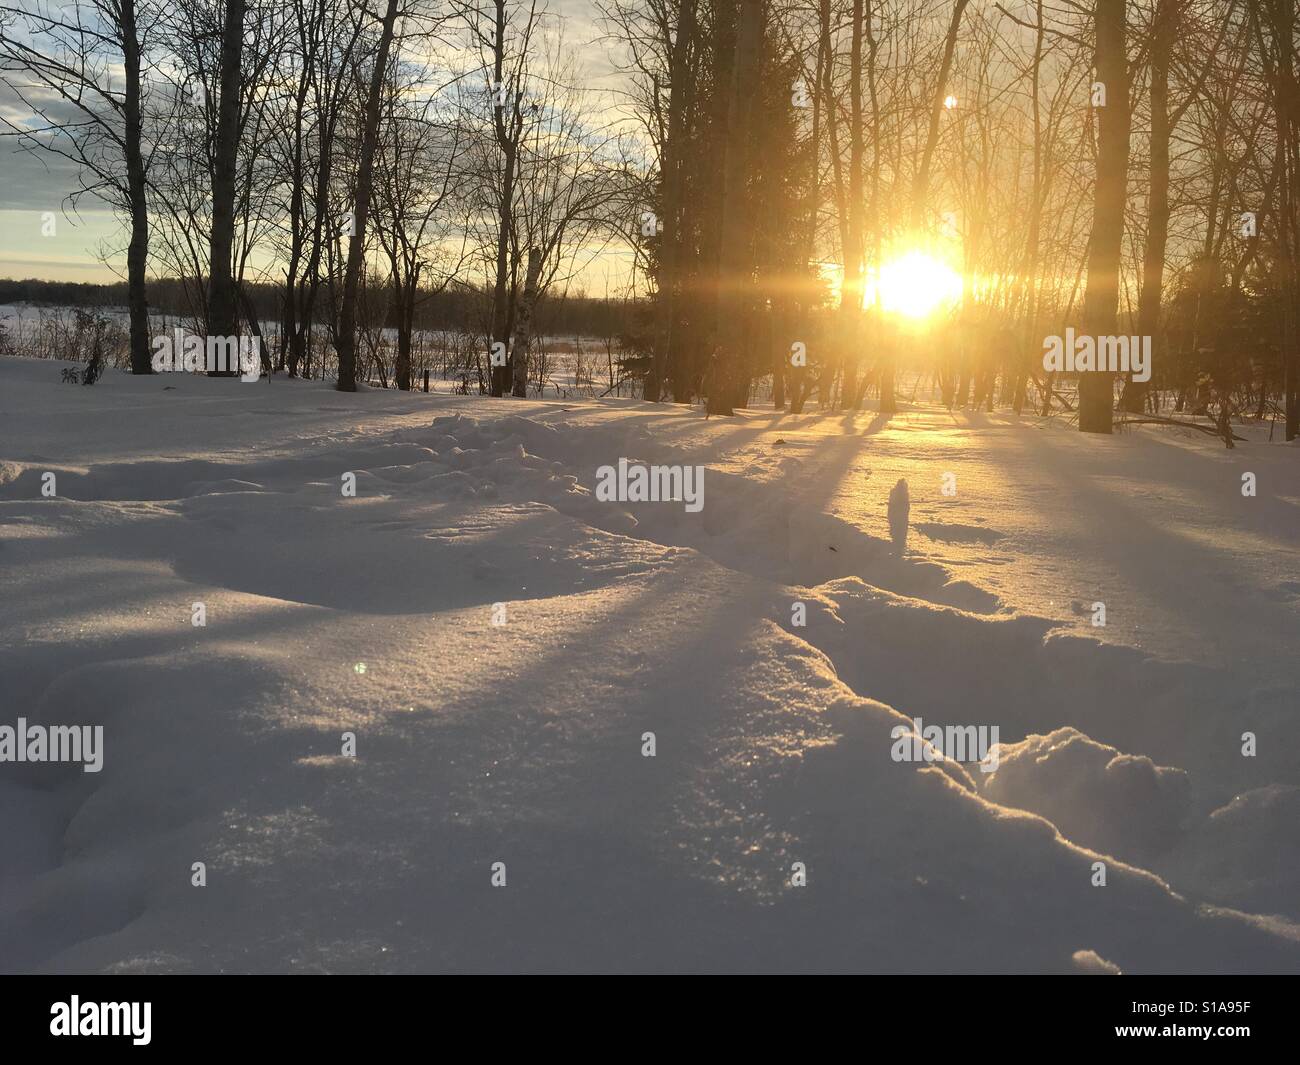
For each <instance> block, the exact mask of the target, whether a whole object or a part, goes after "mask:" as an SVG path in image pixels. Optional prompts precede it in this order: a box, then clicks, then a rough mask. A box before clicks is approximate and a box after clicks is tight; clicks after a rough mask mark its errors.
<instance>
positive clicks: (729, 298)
mask: <svg viewBox="0 0 1300 1065" xmlns="http://www.w3.org/2000/svg"><path fill="white" fill-rule="evenodd" d="M764 5H765V0H740V23H739V25H738V27H737V31H736V52H735V61H734V62H733V63H732V67H731V85H730V88H729V90H728V101H727V138H726V145H725V149H724V151H725V156H724V163H723V186H722V203H721V216H722V217H721V237H722V240H721V247H720V251H719V256H718V306H717V331H716V334H715V336H716V355H715V358H714V360H713V366H712V369H711V371H710V374H709V377H710V380H709V399H708V407H707V410H708V413H710V414H733V413H735V411H734V407H735V405H736V403H737V401H738V399H739V398H740V397H739V393H740V390H741V388H742V387H744V383H745V381H746V380H747V378H745V376H744V375H743V374H742V373H741V367H740V363H741V360H742V358H743V357H744V353H743V352H742V351H741V350H740V346H741V343H742V339H741V334H742V332H743V323H744V320H745V317H746V315H747V314H748V313H749V306H748V303H749V299H748V297H749V295H750V285H749V275H750V273H751V270H752V266H753V263H752V261H751V249H750V240H749V238H750V232H749V227H750V218H749V211H748V205H747V203H746V184H747V178H748V171H749V166H748V162H749V159H748V154H749V153H748V148H749V141H750V135H749V134H750V124H751V115H752V113H753V98H754V87H755V86H756V85H757V84H758V73H759V70H758V68H759V52H760V48H761V46H762V41H763V23H764V21H765V19H766V17H767V13H766V9H765V6H764Z"/></svg>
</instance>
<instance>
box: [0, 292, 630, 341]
mask: <svg viewBox="0 0 1300 1065" xmlns="http://www.w3.org/2000/svg"><path fill="white" fill-rule="evenodd" d="M245 287H246V290H247V292H248V296H249V299H250V301H251V302H252V304H253V308H254V310H255V311H256V313H257V315H258V317H259V318H260V319H261V320H262V322H263V323H266V324H269V325H271V326H274V324H275V323H276V322H277V321H278V317H279V313H280V301H281V300H282V299H283V289H282V287H280V286H278V285H267V284H257V283H248V282H246V283H245ZM14 303H29V304H34V305H38V306H40V305H44V306H57V307H125V306H126V304H127V286H126V282H125V281H119V282H114V283H112V284H108V285H96V284H88V283H86V282H83V281H42V280H38V279H36V278H27V279H24V280H21V281H12V280H4V279H0V305H4V304H14ZM149 307H150V310H151V311H153V312H155V313H161V314H174V315H182V316H183V315H185V314H187V313H189V303H188V302H187V300H186V296H185V291H184V288H183V286H182V284H181V282H180V281H178V280H176V279H175V278H160V279H158V280H156V281H151V282H150V283H149ZM485 307H486V308H490V307H491V294H490V293H484V292H482V291H481V290H479V289H476V288H473V287H468V286H464V287H459V288H456V289H450V288H449V289H446V290H444V291H442V292H430V293H427V294H424V295H422V296H421V297H420V298H419V300H418V302H417V305H416V309H415V319H414V324H415V327H416V328H417V329H445V330H456V331H463V332H479V331H483V329H484V326H485V325H486V324H487V320H486V318H485ZM644 313H645V312H644V310H643V308H642V307H641V306H640V303H639V301H636V300H623V299H608V300H606V299H595V298H592V297H590V296H560V295H553V296H550V297H548V298H547V299H546V300H544V301H542V302H541V303H539V305H538V306H537V310H536V314H535V322H536V328H537V331H538V333H539V334H541V335H543V336H587V337H623V336H627V335H629V334H633V333H635V332H636V331H637V324H636V323H637V320H638V318H640V317H643V316H644ZM395 314H396V311H395V310H394V311H391V312H390V316H392V317H393V320H392V321H389V322H387V323H386V324H387V325H388V326H389V327H392V328H396V326H397V321H396V318H395Z"/></svg>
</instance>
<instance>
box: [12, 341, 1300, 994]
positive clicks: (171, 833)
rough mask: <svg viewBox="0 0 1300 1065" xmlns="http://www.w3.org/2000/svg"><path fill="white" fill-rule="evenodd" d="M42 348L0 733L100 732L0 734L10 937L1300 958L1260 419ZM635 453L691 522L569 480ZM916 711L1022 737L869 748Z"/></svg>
mask: <svg viewBox="0 0 1300 1065" xmlns="http://www.w3.org/2000/svg"><path fill="white" fill-rule="evenodd" d="M62 366H63V364H59V363H52V362H33V361H26V360H13V359H7V360H0V537H2V540H0V699H2V703H0V706H2V708H3V712H0V725H3V724H13V723H14V721H15V720H16V719H17V718H18V717H19V716H23V717H25V718H26V719H27V720H28V721H30V722H46V723H49V724H102V725H103V726H104V730H105V764H104V769H103V771H102V772H100V773H98V774H87V773H82V772H81V771H80V769H79V768H77V767H68V766H51V765H45V764H41V765H32V764H27V765H15V764H10V763H6V764H0V840H3V844H2V846H3V862H2V863H0V959H3V960H2V961H0V965H3V966H4V967H5V968H7V969H11V970H23V971H25V970H34V969H39V970H54V971H66V970H74V971H82V970H100V969H106V970H113V971H151V970H163V971H210V970H224V971H426V970H453V971H498V970H511V971H514V970H524V971H556V970H564V971H568V970H600V971H623V970H844V969H852V970H872V971H977V972H986V971H1004V970H1012V971H1025V970H1028V971H1046V972H1066V971H1071V970H1077V969H1081V968H1082V969H1089V968H1091V969H1098V968H1101V969H1106V967H1107V966H1117V967H1118V968H1119V969H1120V970H1122V971H1124V972H1142V971H1156V972H1165V971H1182V970H1192V971H1220V970H1248V971H1258V970H1288V971H1298V970H1300V933H1297V929H1296V926H1295V924H1294V923H1293V922H1295V921H1297V920H1300V788H1297V785H1300V742H1298V741H1300V723H1298V718H1297V714H1298V713H1300V699H1298V698H1297V694H1298V693H1297V687H1298V685H1297V681H1296V674H1295V650H1296V647H1297V642H1298V641H1297V635H1298V633H1300V624H1298V620H1300V619H1298V608H1300V558H1298V556H1297V550H1296V548H1297V535H1296V530H1297V521H1298V520H1300V453H1298V452H1297V450H1296V449H1295V448H1294V447H1289V446H1286V445H1282V444H1280V443H1277V442H1276V439H1277V438H1276V436H1275V442H1273V443H1271V444H1270V443H1268V442H1267V440H1266V437H1267V426H1264V427H1263V428H1262V429H1256V428H1251V429H1249V430H1247V431H1246V434H1247V435H1249V436H1250V437H1251V439H1250V441H1249V442H1247V443H1244V444H1241V445H1239V446H1238V448H1237V449H1236V450H1234V451H1227V450H1226V449H1224V448H1223V447H1222V446H1221V445H1220V444H1217V443H1216V442H1214V441H1212V440H1210V439H1209V438H1208V437H1202V436H1200V435H1199V434H1196V435H1192V434H1187V433H1184V432H1183V431H1179V430H1169V429H1160V430H1156V431H1150V430H1147V429H1142V430H1134V431H1131V432H1128V433H1122V434H1118V435H1116V436H1114V437H1112V438H1108V439H1101V438H1096V437H1083V436H1081V435H1080V434H1078V433H1075V432H1072V431H1070V430H1069V429H1068V428H1067V427H1065V426H1064V425H1059V424H1049V423H1045V422H1042V421H1040V420H1039V419H1037V418H1032V417H1029V416H1026V417H1025V418H1023V419H1020V420H1017V419H1015V418H1013V417H1010V416H1006V415H1000V414H998V415H995V414H988V415H985V414H974V413H949V412H947V411H944V410H942V409H939V408H935V407H930V406H917V407H915V408H913V409H909V410H907V411H905V412H904V413H902V414H900V415H897V416H895V417H894V418H893V419H890V420H884V419H882V418H880V417H878V416H877V415H875V414H873V413H872V412H864V413H862V414H860V415H857V416H850V415H845V414H831V415H822V414H818V413H810V414H805V415H802V416H798V417H795V416H791V415H779V414H774V413H773V412H772V411H771V410H770V409H759V410H754V411H750V412H745V413H743V414H741V415H740V416H738V417H736V418H733V419H716V418H714V419H708V420H706V419H705V418H704V417H703V415H702V414H701V413H700V412H699V411H698V410H691V409H687V408H681V407H672V406H663V407H656V406H651V405H646V404H641V403H637V402H632V401H627V400H622V401H620V400H611V401H604V402H592V401H575V400H570V401H565V402H556V401H510V400H489V399H482V398H479V397H455V396H449V395H432V396H426V395H420V394H415V395H399V394H398V393H395V392H383V391H363V392H361V393H358V394H356V395H353V396H343V395H339V394H338V393H335V392H333V391H331V390H330V389H329V388H328V387H326V386H324V385H321V384H318V383H311V382H300V381H293V382H291V381H285V380H276V381H274V382H272V383H267V382H265V381H264V382H261V383H260V384H257V385H248V384H241V383H239V382H238V381H224V380H222V381H217V380H208V379H206V378H202V377H190V376H184V375H164V376H159V377H154V378H146V379H137V378H131V377H129V376H127V375H123V374H118V373H110V374H109V375H108V376H107V377H106V378H105V379H104V380H103V381H102V382H101V383H100V384H98V385H96V386H95V387H94V388H84V387H73V386H68V385H62V384H60V383H59V371H60V369H61V368H62ZM620 457H623V458H628V459H629V460H632V461H640V462H646V463H682V464H690V465H703V466H705V467H706V475H705V496H704V499H705V505H704V509H703V510H702V511H701V512H700V513H697V514H692V513H687V512H686V511H685V508H684V507H683V506H682V505H680V504H673V503H646V504H620V503H604V502H599V501H597V499H596V498H595V495H594V494H593V491H592V489H593V487H594V484H595V479H596V469H597V468H598V467H599V466H601V465H605V464H611V465H612V464H616V463H617V461H618V459H619V458H620ZM47 471H48V472H53V473H54V474H55V475H56V478H57V498H54V499H46V498H42V497H41V475H42V474H43V473H45V472H47ZM1246 471H1249V472H1253V473H1255V475H1256V477H1257V481H1258V485H1259V489H1258V495H1257V496H1256V497H1254V498H1246V497H1243V496H1242V494H1241V490H1240V486H1241V474H1242V473H1243V472H1246ZM348 472H351V473H355V474H356V482H357V494H356V498H345V497H344V496H343V495H342V493H341V491H340V483H341V478H342V476H343V474H345V473H348ZM945 474H955V485H956V494H955V495H952V496H945V495H944V494H943V492H942V485H943V483H944V475H945ZM900 477H905V478H906V479H907V480H908V482H909V486H910V495H911V501H912V502H911V521H912V532H911V537H910V539H909V555H908V556H907V557H906V558H904V559H899V558H897V557H895V556H894V555H893V554H892V553H891V548H890V546H889V543H888V532H887V528H886V521H885V502H886V499H887V496H888V494H889V489H890V488H891V487H892V486H893V485H894V483H895V482H896V481H897V480H898V478H900ZM949 483H952V482H951V481H949ZM795 601H801V602H804V603H806V604H807V625H806V626H803V627H797V626H795V625H793V624H792V613H791V605H792V603H794V602H795ZM195 602H202V603H204V604H205V605H206V610H207V625H206V626H205V627H202V628H196V627H193V626H192V625H191V623H190V618H191V605H192V604H193V603H195ZM1095 602H1104V603H1105V604H1106V615H1107V625H1106V627H1105V628H1095V627H1093V625H1092V623H1091V620H1092V617H1093V614H1094V610H1093V604H1094V603H1095ZM498 603H504V604H506V618H507V620H506V624H505V625H500V626H497V625H493V611H494V604H498ZM904 715H906V716H904ZM911 717H922V718H924V720H925V722H926V723H927V724H939V725H956V724H971V725H984V726H993V725H996V726H998V727H999V729H1000V733H1001V739H1002V741H1003V742H1004V743H1005V744H1008V745H1010V746H1008V747H1007V748H1005V749H1004V750H1003V752H1002V757H1001V761H1000V766H999V769H998V771H997V772H996V773H993V774H984V773H982V772H980V770H979V769H978V768H977V767H975V766H973V765H971V766H966V767H964V768H963V767H959V766H956V765H953V764H951V763H935V764H932V765H929V766H925V765H924V764H923V765H921V766H916V765H912V764H908V763H902V762H895V761H894V760H893V759H892V758H891V747H892V746H893V744H892V741H891V737H890V730H891V729H892V728H894V727H895V726H896V725H898V724H899V723H906V722H907V719H908V718H911ZM1247 731H1249V732H1253V733H1254V734H1255V735H1256V737H1257V751H1258V753H1257V755H1256V756H1255V757H1253V758H1247V757H1243V756H1242V753H1241V747H1242V739H1241V737H1242V733H1243V732H1247ZM345 732H352V733H354V734H355V736H356V748H357V756H356V757H355V758H348V757H344V756H342V754H341V750H342V738H341V737H342V734H343V733H345ZM646 732H654V733H655V738H656V746H657V753H656V756H655V757H653V758H646V757H643V756H642V753H641V752H642V747H643V739H642V737H643V734H644V733H646ZM1027 736H1029V737H1030V738H1029V739H1027V740H1026V739H1025V737H1027ZM1021 741H1024V742H1021ZM995 803H997V804H1003V805H995ZM1027 811H1032V812H1027ZM1036 814H1041V815H1042V816H1043V817H1047V818H1051V819H1053V820H1054V821H1055V827H1054V826H1053V824H1051V823H1049V822H1048V821H1045V820H1043V819H1042V818H1041V817H1039V816H1036ZM1058 828H1059V834H1058V832H1057V829H1058ZM1089 848H1091V850H1090V849H1089ZM198 861H202V862H204V863H206V867H207V886H206V887H201V888H200V887H193V886H191V866H192V864H193V863H194V862H198ZM1098 861H1104V862H1105V864H1106V867H1107V868H1106V873H1107V883H1106V886H1105V887H1095V886H1093V880H1094V863H1096V862H1098ZM494 862H504V863H505V865H506V868H507V883H506V886H505V887H493V886H492V884H491V875H492V874H491V867H492V864H493V863H494ZM795 862H801V863H803V865H804V867H805V868H806V870H807V886H806V887H796V886H792V884H791V869H792V863H795ZM1167 885H1168V886H1167ZM1232 911H1240V912H1232ZM1076 956H1077V957H1076ZM1080 958H1082V959H1084V961H1083V962H1081V961H1080V960H1079V959H1080ZM1098 959H1099V960H1098ZM1085 963H1086V964H1085ZM1103 963H1104V965H1103ZM1107 971H1108V970H1107Z"/></svg>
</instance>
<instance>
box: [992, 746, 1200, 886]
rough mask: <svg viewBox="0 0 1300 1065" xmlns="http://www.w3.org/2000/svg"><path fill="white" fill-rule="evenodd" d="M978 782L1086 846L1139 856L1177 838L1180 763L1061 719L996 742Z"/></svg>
mask: <svg viewBox="0 0 1300 1065" xmlns="http://www.w3.org/2000/svg"><path fill="white" fill-rule="evenodd" d="M997 755H998V758H997V769H996V771H995V772H993V773H992V774H990V775H989V778H988V783H987V785H986V787H985V789H984V794H985V796H986V797H987V798H989V799H991V800H993V801H994V802H997V803H1001V804H1002V805H1004V806H1013V807H1017V808H1019V809H1022V810H1032V811H1033V812H1034V813H1037V814H1040V815H1042V816H1043V817H1046V818H1047V819H1048V820H1049V821H1051V822H1052V823H1053V824H1054V825H1056V827H1057V828H1058V829H1060V830H1061V832H1062V834H1064V835H1065V836H1066V837H1067V838H1069V839H1071V840H1073V841H1074V842H1076V843H1080V844H1082V845H1084V846H1086V847H1090V848H1092V849H1094V850H1098V851H1101V852H1102V853H1104V854H1113V855H1117V856H1120V857H1123V858H1126V859H1128V860H1130V861H1137V862H1142V863H1145V862H1147V861H1149V860H1150V859H1151V858H1152V857H1153V856H1156V855H1159V854H1161V853H1163V852H1164V851H1167V850H1169V849H1170V848H1171V847H1172V846H1174V845H1176V844H1177V843H1178V841H1179V836H1180V833H1181V831H1182V829H1183V827H1184V823H1185V822H1186V820H1187V818H1188V815H1189V797H1190V787H1189V782H1188V777H1187V774H1186V773H1185V772H1184V771H1183V770H1181V769H1174V768H1170V767H1168V766H1158V765H1156V764H1155V763H1154V762H1152V761H1151V759H1150V758H1146V757H1143V756H1137V755H1131V754H1124V753H1122V752H1120V751H1118V750H1117V749H1116V748H1114V747H1111V746H1109V745H1107V744H1104V743H1098V742H1097V741H1096V740H1094V739H1090V738H1089V737H1088V736H1086V735H1084V734H1083V733H1082V732H1080V731H1079V730H1078V729H1075V728H1072V727H1070V726H1066V727H1063V728H1058V729H1055V730H1053V731H1052V732H1050V733H1048V734H1047V735H1045V736H1040V735H1031V736H1027V737H1026V738H1025V739H1024V740H1022V741H1021V742H1020V743H1013V744H1001V745H999V747H998V748H997Z"/></svg>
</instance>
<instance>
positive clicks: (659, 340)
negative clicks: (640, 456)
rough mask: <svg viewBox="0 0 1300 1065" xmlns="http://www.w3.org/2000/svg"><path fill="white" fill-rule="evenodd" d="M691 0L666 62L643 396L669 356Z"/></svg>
mask: <svg viewBox="0 0 1300 1065" xmlns="http://www.w3.org/2000/svg"><path fill="white" fill-rule="evenodd" d="M695 3H696V0H681V7H680V8H679V10H678V14H677V33H676V35H675V36H674V38H673V50H672V59H671V61H670V63H669V67H668V71H669V77H668V80H669V86H668V92H669V97H668V133H667V135H666V136H665V138H664V146H663V153H662V156H661V160H660V166H661V169H662V176H661V182H660V186H661V189H662V194H661V199H662V207H661V210H662V211H663V218H662V219H661V220H660V221H661V223H662V226H663V229H662V235H661V238H660V241H659V308H658V310H659V322H658V336H657V337H656V343H655V347H654V355H653V357H652V358H651V360H650V373H649V374H648V375H647V376H646V382H645V398H646V399H648V400H649V401H650V402H652V403H658V402H659V400H660V398H661V397H662V395H663V388H664V381H665V380H666V379H667V376H668V368H669V365H670V363H671V361H672V348H673V319H674V316H675V315H676V313H677V281H678V278H677V272H678V262H679V260H680V248H681V219H680V214H681V193H682V163H681V155H682V151H683V148H682V142H683V141H684V139H685V136H686V98H687V93H688V88H687V84H686V82H687V79H688V77H689V76H690V72H689V69H688V66H687V57H688V55H689V52H690V46H691V40H692V38H693V37H694V36H695Z"/></svg>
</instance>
